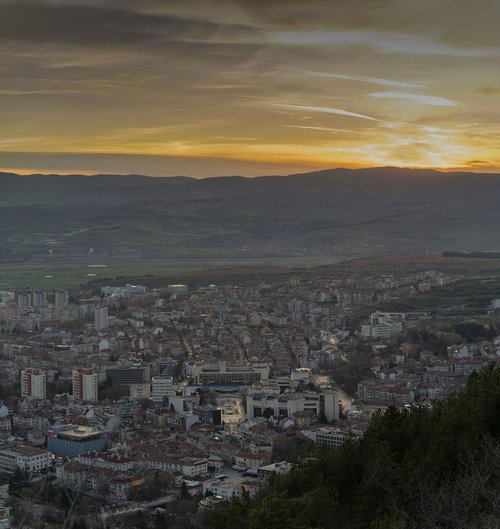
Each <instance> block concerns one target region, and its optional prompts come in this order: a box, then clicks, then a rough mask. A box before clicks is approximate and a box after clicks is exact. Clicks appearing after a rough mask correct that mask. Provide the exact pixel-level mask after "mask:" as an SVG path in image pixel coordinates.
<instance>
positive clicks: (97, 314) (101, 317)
mask: <svg viewBox="0 0 500 529" xmlns="http://www.w3.org/2000/svg"><path fill="white" fill-rule="evenodd" d="M94 326H95V330H96V331H97V332H99V331H103V330H104V329H107V327H108V307H99V308H96V309H95V311H94Z"/></svg>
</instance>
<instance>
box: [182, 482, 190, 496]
mask: <svg viewBox="0 0 500 529" xmlns="http://www.w3.org/2000/svg"><path fill="white" fill-rule="evenodd" d="M189 498H191V495H190V494H189V490H188V488H187V485H186V482H185V481H183V482H182V485H181V499H183V500H187V499H189Z"/></svg>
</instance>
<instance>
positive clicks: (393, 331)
mask: <svg viewBox="0 0 500 529" xmlns="http://www.w3.org/2000/svg"><path fill="white" fill-rule="evenodd" d="M402 328H403V326H402V325H401V322H399V321H393V320H385V321H381V322H380V323H378V324H375V325H372V324H362V325H361V335H362V336H363V338H374V339H382V340H384V339H385V340H388V339H390V338H395V337H396V336H399V334H400V333H401V330H402Z"/></svg>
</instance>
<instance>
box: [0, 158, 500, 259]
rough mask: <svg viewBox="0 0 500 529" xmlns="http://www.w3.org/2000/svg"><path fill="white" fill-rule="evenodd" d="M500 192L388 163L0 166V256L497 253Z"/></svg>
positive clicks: (465, 177)
mask: <svg viewBox="0 0 500 529" xmlns="http://www.w3.org/2000/svg"><path fill="white" fill-rule="evenodd" d="M499 198H500V175H499V174H482V173H466V172H460V173H458V172H439V171H433V170H417V169H401V168H394V167H382V168H373V169H358V170H351V169H331V170H325V171H317V172H312V173H305V174H293V175H289V176H263V177H257V178H244V177H240V176H234V177H214V178H206V179H202V180H198V179H195V178H190V177H183V176H179V177H164V178H158V177H155V178H153V177H147V176H141V175H95V176H84V175H37V174H35V175H28V176H20V175H16V174H12V173H0V243H1V245H2V255H1V257H0V259H1V260H3V261H25V260H28V261H29V260H36V261H40V260H42V261H43V260H45V259H51V260H53V259H55V258H61V259H68V260H71V259H76V260H78V259H97V258H101V259H106V258H107V259H114V258H117V259H140V258H148V259H149V258H169V257H170V258H175V257H183V258H184V257H186V258H187V257H193V258H196V257H205V258H206V257H220V258H223V257H234V258H237V257H274V256H281V257H286V256H290V257H292V256H293V257H297V256H300V257H307V256H311V257H312V256H318V257H319V256H332V257H359V256H368V255H381V254H396V253H400V254H401V253H406V254H407V253H422V252H441V251H450V250H452V251H497V250H499V249H500V233H499V230H498V228H497V226H498V225H500V208H499V207H498V200H499Z"/></svg>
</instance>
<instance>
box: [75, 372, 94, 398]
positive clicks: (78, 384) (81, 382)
mask: <svg viewBox="0 0 500 529" xmlns="http://www.w3.org/2000/svg"><path fill="white" fill-rule="evenodd" d="M97 387H98V375H97V373H94V370H93V369H83V368H80V369H74V370H73V398H75V399H77V400H89V401H96V400H98V397H97Z"/></svg>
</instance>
